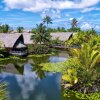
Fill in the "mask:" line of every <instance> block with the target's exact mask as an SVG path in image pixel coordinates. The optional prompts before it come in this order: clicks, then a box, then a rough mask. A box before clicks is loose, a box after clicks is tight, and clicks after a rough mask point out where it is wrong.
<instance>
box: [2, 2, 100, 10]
mask: <svg viewBox="0 0 100 100" xmlns="http://www.w3.org/2000/svg"><path fill="white" fill-rule="evenodd" d="M3 2H4V3H5V5H6V8H8V9H22V10H24V11H31V12H38V11H43V10H44V9H50V8H52V9H72V8H73V9H81V8H88V7H91V6H94V5H96V4H97V3H99V2H100V0H91V1H90V0H73V1H70V0H3Z"/></svg>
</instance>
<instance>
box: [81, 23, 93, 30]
mask: <svg viewBox="0 0 100 100" xmlns="http://www.w3.org/2000/svg"><path fill="white" fill-rule="evenodd" d="M91 28H92V25H91V24H89V23H88V22H84V23H82V25H81V29H83V30H87V29H91Z"/></svg>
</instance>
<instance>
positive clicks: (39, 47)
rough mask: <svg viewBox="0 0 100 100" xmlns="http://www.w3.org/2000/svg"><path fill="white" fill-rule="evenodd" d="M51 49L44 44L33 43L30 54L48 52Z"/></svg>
mask: <svg viewBox="0 0 100 100" xmlns="http://www.w3.org/2000/svg"><path fill="white" fill-rule="evenodd" d="M51 51H52V50H51V49H50V48H49V47H48V46H46V45H34V46H33V50H32V52H31V53H32V54H48V53H51Z"/></svg>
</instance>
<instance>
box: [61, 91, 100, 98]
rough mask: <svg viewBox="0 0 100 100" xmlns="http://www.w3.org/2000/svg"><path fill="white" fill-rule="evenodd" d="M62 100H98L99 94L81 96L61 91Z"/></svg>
mask: <svg viewBox="0 0 100 100" xmlns="http://www.w3.org/2000/svg"><path fill="white" fill-rule="evenodd" d="M62 95H63V96H62V100H100V92H95V93H89V94H83V93H80V92H77V91H72V90H63V91H62Z"/></svg>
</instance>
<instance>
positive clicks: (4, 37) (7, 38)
mask: <svg viewBox="0 0 100 100" xmlns="http://www.w3.org/2000/svg"><path fill="white" fill-rule="evenodd" d="M20 36H21V34H9V33H7V34H6V33H0V42H2V43H3V46H4V47H8V48H12V47H13V46H14V44H15V42H16V41H17V40H18V38H19V37H20Z"/></svg>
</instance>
